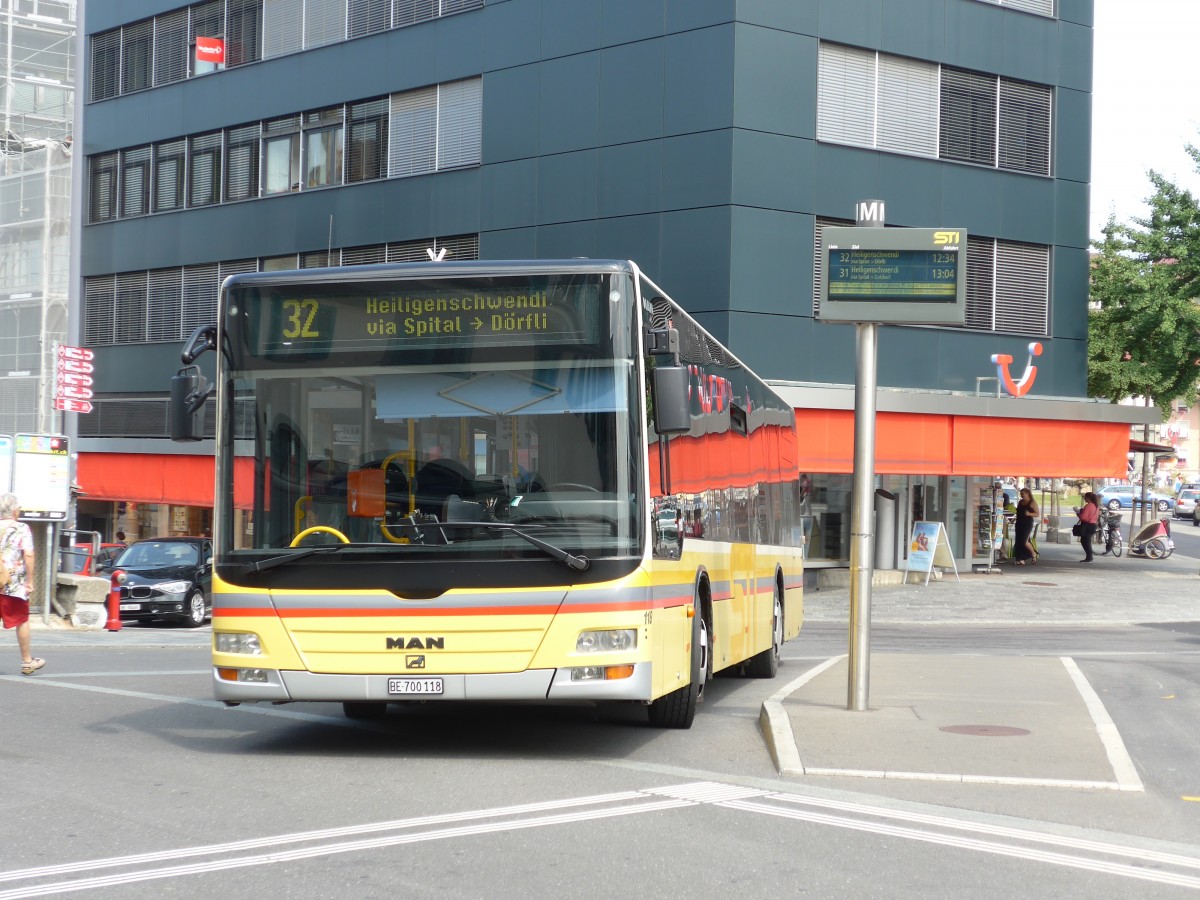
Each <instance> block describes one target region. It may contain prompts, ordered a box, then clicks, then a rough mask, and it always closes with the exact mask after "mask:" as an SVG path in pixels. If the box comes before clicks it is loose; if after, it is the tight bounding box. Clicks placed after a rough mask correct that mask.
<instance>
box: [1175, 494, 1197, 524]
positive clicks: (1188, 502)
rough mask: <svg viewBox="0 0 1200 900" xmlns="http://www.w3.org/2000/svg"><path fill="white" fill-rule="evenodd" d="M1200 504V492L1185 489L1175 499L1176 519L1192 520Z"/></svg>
mask: <svg viewBox="0 0 1200 900" xmlns="http://www.w3.org/2000/svg"><path fill="white" fill-rule="evenodd" d="M1197 502H1200V490H1198V489H1190V488H1184V489H1183V490H1182V491H1180V492H1179V496H1177V497H1176V498H1175V510H1174V511H1175V518H1177V519H1190V518H1192V514H1193V513H1194V512H1195V511H1196V504H1197Z"/></svg>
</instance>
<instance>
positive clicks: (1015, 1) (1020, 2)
mask: <svg viewBox="0 0 1200 900" xmlns="http://www.w3.org/2000/svg"><path fill="white" fill-rule="evenodd" d="M983 2H984V3H995V4H997V5H998V6H1007V7H1008V8H1009V9H1019V10H1021V11H1022V12H1028V13H1035V14H1036V15H1039V16H1050V17H1051V18H1053V17H1054V0H983Z"/></svg>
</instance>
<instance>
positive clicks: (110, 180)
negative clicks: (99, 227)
mask: <svg viewBox="0 0 1200 900" xmlns="http://www.w3.org/2000/svg"><path fill="white" fill-rule="evenodd" d="M117 156H118V154H116V153H102V154H100V155H99V156H93V157H92V158H91V165H90V166H89V170H90V171H89V172H88V221H89V222H106V221H108V220H109V219H115V218H116V216H117Z"/></svg>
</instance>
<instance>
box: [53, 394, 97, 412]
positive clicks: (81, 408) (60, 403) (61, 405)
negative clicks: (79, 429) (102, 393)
mask: <svg viewBox="0 0 1200 900" xmlns="http://www.w3.org/2000/svg"><path fill="white" fill-rule="evenodd" d="M54 408H55V409H61V410H62V411H63V412H76V413H90V412H91V411H92V404H90V403H89V402H88V401H86V400H68V399H67V398H66V397H57V398H55V400H54Z"/></svg>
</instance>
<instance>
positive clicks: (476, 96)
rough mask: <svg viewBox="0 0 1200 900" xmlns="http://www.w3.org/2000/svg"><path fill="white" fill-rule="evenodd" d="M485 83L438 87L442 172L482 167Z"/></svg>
mask: <svg viewBox="0 0 1200 900" xmlns="http://www.w3.org/2000/svg"><path fill="white" fill-rule="evenodd" d="M482 130H483V80H482V79H480V78H468V79H466V80H464V81H456V82H452V83H450V84H443V85H440V86H439V87H438V141H437V167H438V169H453V168H458V167H460V166H477V165H479V162H480V158H481V154H482V134H481V132H482Z"/></svg>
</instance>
